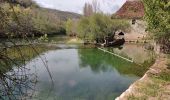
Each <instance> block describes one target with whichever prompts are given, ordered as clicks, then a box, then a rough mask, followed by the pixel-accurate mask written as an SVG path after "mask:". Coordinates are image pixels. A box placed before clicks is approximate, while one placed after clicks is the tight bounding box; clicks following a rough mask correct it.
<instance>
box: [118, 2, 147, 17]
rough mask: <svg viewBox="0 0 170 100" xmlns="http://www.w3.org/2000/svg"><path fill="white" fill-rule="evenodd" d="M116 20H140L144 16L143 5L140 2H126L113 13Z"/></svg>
mask: <svg viewBox="0 0 170 100" xmlns="http://www.w3.org/2000/svg"><path fill="white" fill-rule="evenodd" d="M115 16H116V17H117V18H142V17H143V16H144V5H143V2H142V1H140V0H128V1H126V2H125V4H124V5H123V6H122V7H121V8H120V9H119V10H118V11H117V12H116V13H115Z"/></svg>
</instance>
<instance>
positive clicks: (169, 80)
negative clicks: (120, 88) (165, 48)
mask: <svg viewBox="0 0 170 100" xmlns="http://www.w3.org/2000/svg"><path fill="white" fill-rule="evenodd" d="M169 63H170V57H169V56H167V55H161V56H159V57H158V58H157V60H156V62H155V64H154V65H153V66H151V67H150V69H149V70H148V71H147V72H146V74H145V75H144V76H143V77H142V78H141V79H140V80H138V81H137V82H135V83H134V84H132V85H131V86H130V87H129V89H128V90H126V91H125V92H124V93H123V94H122V95H121V96H120V97H118V98H117V100H169V99H170V70H169Z"/></svg>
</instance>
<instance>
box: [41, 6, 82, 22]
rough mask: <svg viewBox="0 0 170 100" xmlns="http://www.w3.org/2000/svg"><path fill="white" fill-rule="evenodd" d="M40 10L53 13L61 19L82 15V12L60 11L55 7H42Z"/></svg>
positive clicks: (77, 17)
mask: <svg viewBox="0 0 170 100" xmlns="http://www.w3.org/2000/svg"><path fill="white" fill-rule="evenodd" d="M40 10H42V11H45V12H48V13H52V14H53V15H54V16H57V17H58V18H59V19H61V20H64V21H65V20H67V19H69V18H70V19H79V18H80V17H81V15H80V14H77V13H72V12H66V11H60V10H54V9H48V8H41V9H40Z"/></svg>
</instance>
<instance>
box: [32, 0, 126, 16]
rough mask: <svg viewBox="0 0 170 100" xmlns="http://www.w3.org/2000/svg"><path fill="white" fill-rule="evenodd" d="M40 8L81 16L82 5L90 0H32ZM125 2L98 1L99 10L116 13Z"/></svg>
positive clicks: (116, 0)
mask: <svg viewBox="0 0 170 100" xmlns="http://www.w3.org/2000/svg"><path fill="white" fill-rule="evenodd" d="M34 1H36V2H37V3H38V4H39V5H40V6H42V7H46V8H52V9H58V10H62V11H70V12H75V13H80V14H82V11H83V7H84V4H85V3H86V2H88V3H91V2H92V0H34ZM125 1H126V0H98V2H99V3H100V9H101V10H102V11H103V12H104V13H109V14H112V13H114V12H115V11H117V10H118V9H119V8H120V7H121V6H122V4H123V3H124V2H125Z"/></svg>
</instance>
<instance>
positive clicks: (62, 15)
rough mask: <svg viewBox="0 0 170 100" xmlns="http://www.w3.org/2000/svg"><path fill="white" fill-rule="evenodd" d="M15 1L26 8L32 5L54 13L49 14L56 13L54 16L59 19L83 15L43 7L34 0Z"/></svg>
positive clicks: (34, 7) (33, 7) (36, 8)
mask: <svg viewBox="0 0 170 100" xmlns="http://www.w3.org/2000/svg"><path fill="white" fill-rule="evenodd" d="M13 3H15V4H19V5H20V6H23V7H25V8H27V7H31V8H32V9H33V10H34V9H35V10H39V11H44V12H46V13H52V14H47V15H54V17H58V18H59V19H61V20H64V21H65V20H67V19H79V18H80V17H81V15H80V14H77V13H72V12H66V11H60V10H55V9H48V8H42V7H40V6H39V5H38V4H36V3H35V2H34V1H32V0H14V1H13Z"/></svg>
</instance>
